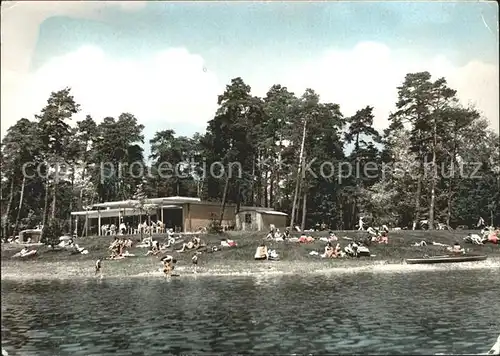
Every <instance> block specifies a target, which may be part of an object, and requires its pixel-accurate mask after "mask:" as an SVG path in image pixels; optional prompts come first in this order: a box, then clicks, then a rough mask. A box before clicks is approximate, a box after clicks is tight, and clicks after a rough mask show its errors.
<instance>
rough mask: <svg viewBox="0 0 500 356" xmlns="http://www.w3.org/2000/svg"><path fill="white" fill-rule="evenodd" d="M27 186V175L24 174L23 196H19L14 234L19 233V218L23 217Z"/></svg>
mask: <svg viewBox="0 0 500 356" xmlns="http://www.w3.org/2000/svg"><path fill="white" fill-rule="evenodd" d="M25 186H26V175H23V183H22V186H21V196H20V197H19V207H18V208H17V215H16V222H15V224H14V234H15V233H17V228H18V226H19V219H20V217H21V209H22V208H23V200H24V188H25Z"/></svg>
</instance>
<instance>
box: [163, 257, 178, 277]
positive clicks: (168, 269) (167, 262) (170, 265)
mask: <svg viewBox="0 0 500 356" xmlns="http://www.w3.org/2000/svg"><path fill="white" fill-rule="evenodd" d="M176 263H177V260H176V259H175V258H173V257H172V256H170V255H169V256H166V257H165V258H164V259H163V273H165V276H167V277H168V276H171V275H172V271H173V270H174V267H175V266H174V265H175V264H176Z"/></svg>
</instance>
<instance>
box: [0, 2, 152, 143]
mask: <svg viewBox="0 0 500 356" xmlns="http://www.w3.org/2000/svg"><path fill="white" fill-rule="evenodd" d="M145 5H146V3H145V2H142V3H141V2H136V1H132V2H126V1H116V2H113V1H94V2H85V1H68V2H56V1H8V2H3V3H2V6H1V21H2V33H1V35H2V39H1V41H2V60H1V66H2V68H1V91H2V97H1V120H2V125H1V126H2V127H1V129H2V132H1V134H2V136H3V135H4V134H5V131H6V129H7V128H8V127H9V126H10V125H12V124H13V123H14V122H15V121H17V119H19V118H20V116H19V115H24V116H27V117H30V116H31V115H32V113H25V112H26V110H23V108H22V107H23V106H25V105H28V106H30V103H29V101H30V100H31V98H29V97H26V96H23V95H24V94H25V92H26V88H27V87H28V86H29V85H31V82H32V80H31V73H29V68H30V64H31V58H32V56H33V51H34V49H35V45H36V42H37V39H38V33H39V28H40V25H41V24H42V23H43V22H44V21H45V20H46V19H48V18H51V17H54V16H69V17H75V18H93V19H99V18H100V16H101V14H100V11H101V10H102V9H105V8H107V7H116V8H119V9H121V10H123V11H137V10H138V9H140V8H142V7H143V6H145ZM27 102H28V104H27ZM22 113H25V114H22Z"/></svg>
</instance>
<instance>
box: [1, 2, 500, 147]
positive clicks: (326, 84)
mask: <svg viewBox="0 0 500 356" xmlns="http://www.w3.org/2000/svg"><path fill="white" fill-rule="evenodd" d="M117 3H118V2H117ZM75 6H76V5H75ZM78 6H79V8H78V9H76V8H71V9H69V5H68V9H65V10H64V11H53V10H50V11H49V10H47V11H46V16H45V18H44V19H43V21H40V23H39V24H38V25H37V31H38V32H37V34H38V37H37V40H36V41H35V42H34V43H33V44H32V46H33V49H32V51H31V52H30V54H29V58H30V61H29V65H28V66H27V68H25V73H24V75H25V77H27V78H28V79H26V81H25V82H24V84H23V85H25V88H24V89H23V87H20V88H19V87H18V88H17V89H16V90H18V92H17V93H20V95H23V96H24V97H31V98H32V100H31V102H32V105H21V106H22V107H19V104H17V106H16V105H15V103H14V102H15V100H14V99H10V101H7V99H6V104H7V106H8V107H9V108H10V109H6V110H10V111H5V112H4V110H3V106H4V105H3V104H4V100H2V122H5V123H7V126H9V125H10V124H12V123H13V122H15V120H17V119H18V118H19V117H18V116H19V115H22V116H27V117H29V116H30V115H32V114H34V112H33V111H35V112H36V111H38V110H39V109H41V107H39V106H40V105H42V106H43V102H44V101H45V100H46V98H47V96H48V94H49V93H50V91H51V90H57V89H59V88H57V86H58V85H59V86H64V85H69V86H71V87H75V93H74V94H75V97H76V99H77V101H78V100H79V99H81V104H82V108H83V109H84V111H85V110H88V111H89V112H85V114H87V113H89V114H92V115H94V117H95V119H97V120H100V119H102V117H100V116H103V115H108V114H109V115H110V116H118V115H119V113H118V112H116V111H119V110H121V109H120V107H119V105H120V99H117V98H115V99H114V100H115V102H114V103H113V104H109V108H106V107H105V106H106V105H107V104H106V103H105V102H106V101H107V98H108V97H109V96H122V99H121V101H122V102H123V105H124V108H123V110H124V111H125V110H129V111H131V110H132V109H135V110H136V111H137V112H134V111H132V113H134V114H136V115H137V117H138V118H139V120H140V121H141V122H142V123H144V124H145V125H146V126H147V129H146V135H147V139H149V138H150V137H151V136H152V135H153V133H154V132H155V131H156V130H159V129H166V128H172V129H174V130H175V131H176V132H178V133H180V134H188V135H189V134H192V133H193V132H196V131H203V130H204V128H205V126H206V122H207V121H208V120H209V119H210V118H211V116H212V115H213V112H214V110H215V108H216V106H215V102H216V95H217V94H221V92H222V90H223V89H224V86H225V85H226V84H227V83H228V82H229V80H230V79H231V78H233V77H236V76H241V77H242V78H243V79H244V80H245V81H246V82H247V83H248V84H250V85H251V86H252V88H254V89H255V91H256V94H258V95H264V94H265V92H266V89H267V88H269V87H270V86H271V85H272V84H275V83H281V84H284V85H286V86H288V87H289V88H291V89H292V90H293V91H294V92H296V93H297V94H298V95H300V94H302V92H303V90H304V89H305V88H306V87H312V88H313V89H315V90H317V91H318V92H319V94H320V95H321V97H322V98H323V100H324V101H333V102H338V103H339V104H340V105H341V109H344V110H343V111H344V114H345V115H352V114H354V112H355V110H356V108H358V109H359V108H362V107H364V106H366V105H368V104H370V105H374V106H375V108H376V110H375V114H376V126H377V127H378V128H383V127H384V126H385V124H386V122H387V115H388V113H389V112H390V110H391V109H392V105H393V104H394V102H395V101H396V97H395V87H396V86H397V85H398V84H399V83H400V82H401V81H402V80H403V77H404V74H406V72H407V71H409V70H412V69H419V70H420V69H421V70H429V71H431V73H432V74H436V75H439V76H441V75H445V76H446V77H447V78H448V76H449V82H450V85H452V86H454V87H455V88H456V89H458V90H459V93H462V96H463V97H462V98H463V101H464V102H471V101H472V102H474V103H476V104H477V105H478V106H479V107H480V109H482V110H483V111H484V113H485V115H486V116H487V117H488V118H489V119H490V121H491V122H492V126H493V128H495V129H496V130H497V131H498V126H496V127H495V122H497V121H498V114H497V112H498V5H497V3H496V2H493V1H492V2H432V3H431V2H410V3H405V2H364V1H363V2H361V1H356V2H317V3H310V2H288V3H287V2H276V3H270V2H267V3H259V2H238V3H236V2H234V3H224V2H179V3H176V2H170V3H162V2H149V3H144V4H143V5H142V6H137V7H133V8H129V9H124V8H121V7H120V6H116V5H115V6H114V5H107V6H105V5H102V6H101V5H95V4H92V3H90V2H89V3H88V5H85V4H82V5H78ZM84 6H88V8H85V9H84V8H83V7H84ZM26 7H27V5H26ZM51 11H52V12H51ZM19 16H21V15H19ZM24 16H25V17H26V21H28V20H29V17H28V16H27V15H24ZM12 22H13V23H14V21H12ZM15 26H18V28H17V31H19V32H22V31H26V29H24V30H23V27H21V25H20V24H19V22H18V23H16V24H13V25H12V28H13V29H12V30H11V32H12V33H15V30H16V29H15V28H14V27H15ZM12 38H14V37H12ZM11 41H12V46H15V45H16V44H15V43H14V40H11ZM18 42H19V41H18ZM82 48H83V49H82ZM173 49H175V50H176V51H177V52H175V51H174V52H172V50H173ZM162 53H163V55H161V56H160V54H162ZM152 58H157V59H158V58H159V59H158V60H156V61H154V63H155V66H156V67H154V68H153V67H152V66H153V65H152V64H151V63H153V62H151V61H150V60H151V59H152ZM2 62H3V60H2ZM125 62H126V64H123V65H124V67H123V68H126V69H123V71H122V72H117V73H114V74H113V77H112V78H111V77H107V73H108V72H110V71H111V69H114V68H116V67H118V64H117V63H125ZM12 63H13V64H12V66H14V65H15V61H13V62H12ZM89 63H90V64H89ZM200 63H202V64H200ZM351 63H352V65H351ZM98 68H101V69H98ZM135 68H137V70H136V69H135ZM203 68H204V69H205V70H203ZM367 68H368V69H367ZM7 69H9V68H7ZM3 70H4V64H3V63H2V71H3ZM79 71H80V72H81V73H83V74H82V75H81V76H80V77H79V76H77V75H76V74H74V72H79ZM164 71H166V72H165V73H164V74H158V76H157V75H155V73H160V72H164ZM97 72H99V73H100V74H99V75H95V77H92V79H93V81H90V79H89V78H90V77H91V76H92V75H93V74H92V73H97ZM167 72H168V73H167ZM131 73H132V74H133V73H135V74H137V73H139V74H137V75H136V77H134V78H132V77H133V75H132V77H131V78H129V77H130V75H131ZM495 75H496V77H495V79H493V78H492V76H495ZM56 76H57V79H54V80H53V81H52V80H51V79H50V78H55V77H56ZM146 76H149V77H147V78H145V77H146ZM2 77H3V75H2ZM138 77H140V78H138ZM160 77H161V78H164V79H165V80H166V81H168V83H164V84H163V86H159V84H158V83H157V81H158V80H159V79H158V78H160ZM188 77H189V78H188ZM139 80H140V84H138V83H139V82H138V81H139ZM112 81H119V82H120V83H117V84H116V87H113V84H109V82H112ZM182 81H185V82H186V83H188V84H186V85H188V86H190V87H191V88H196V90H195V91H196V93H190V89H189V88H185V89H183V90H184V91H182V90H180V91H181V92H182V93H183V94H182V93H179V90H177V89H175V88H176V87H177V88H178V87H179V82H182ZM50 82H53V86H52V87H50V84H51V83H50ZM104 84H105V86H106V88H107V89H106V90H104V89H102V90H103V91H102V94H100V95H97V94H96V95H94V96H93V95H92V92H93V91H95V90H97V89H99V88H97V89H96V86H97V87H99V86H102V85H104ZM2 86H4V84H3V83H2ZM54 86H56V87H54ZM138 86H140V89H138V88H137V87H138ZM28 87H29V88H30V89H29V90H28V89H27V88H28ZM33 88H36V90H35V89H33ZM153 90H154V91H156V92H158V91H159V90H165V93H170V94H165V95H164V96H163V97H162V96H161V95H158V94H156V96H155V98H156V99H155V100H157V101H162V100H164V101H165V105H163V106H161V105H159V106H158V105H156V104H154V105H152V104H151V102H147V100H146V99H145V97H146V96H148V95H149V96H151V95H152V94H151V93H152V92H153ZM2 91H3V90H2ZM124 95H125V96H126V98H124V97H123V96H124ZM103 96H104V97H103ZM174 97H175V98H174ZM136 101H137V102H136ZM139 101H140V102H139ZM180 103H184V104H183V105H185V106H191V108H189V110H188V109H184V108H183V107H182V105H180ZM198 103H201V104H199V105H198ZM9 105H10V106H9ZM127 105H128V107H127ZM155 105H156V106H155ZM176 105H177V106H176ZM152 106H153V107H154V110H153V108H152ZM174 106H175V110H174V109H172V107H174ZM198 106H199V107H198ZM108 111H109V113H108ZM83 114H84V113H82V115H83ZM5 120H8V121H5ZM496 125H498V124H496ZM2 126H4V125H2ZM3 133H4V129H2V134H3Z"/></svg>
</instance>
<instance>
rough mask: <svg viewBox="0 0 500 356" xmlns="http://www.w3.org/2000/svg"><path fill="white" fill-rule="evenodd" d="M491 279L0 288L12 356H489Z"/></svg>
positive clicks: (405, 277)
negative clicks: (481, 355)
mask: <svg viewBox="0 0 500 356" xmlns="http://www.w3.org/2000/svg"><path fill="white" fill-rule="evenodd" d="M498 295H500V279H499V278H498V273H497V271H489V270H481V271H479V270H477V271H474V270H471V271H463V270H448V269H444V270H441V271H439V272H436V273H428V272H425V273H422V272H415V273H410V274H402V273H391V274H387V273H382V274H374V273H372V272H369V271H368V272H366V273H357V274H345V273H341V274H337V275H334V274H329V275H313V276H311V275H309V276H304V277H301V276H297V275H274V276H270V275H267V276H264V277H263V276H255V277H243V276H239V277H231V278H209V277H207V278H201V279H195V278H187V279H177V280H164V279H148V278H142V279H141V278H134V279H129V280H127V279H110V280H106V279H105V280H102V281H96V280H94V279H88V280H76V281H50V280H42V281H29V282H27V281H26V282H14V281H2V347H3V348H4V349H6V350H7V351H8V352H9V354H10V355H37V356H43V355H72V356H79V355H85V356H88V355H107V354H114V355H136V354H137V355H165V354H179V353H188V354H192V353H198V354H200V353H212V354H213V353H217V354H235V353H245V354H264V353H266V354H267V353H272V354H327V353H328V354H353V353H357V354H362V353H369V354H421V355H426V354H435V353H462V354H471V353H480V352H486V351H487V350H488V349H489V348H490V347H491V345H492V344H493V343H494V341H495V339H496V337H497V336H498V334H499V333H500V323H499V320H500V306H499V305H498V304H495V303H491V301H492V300H496V299H497V298H498Z"/></svg>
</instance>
